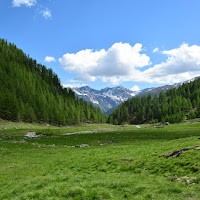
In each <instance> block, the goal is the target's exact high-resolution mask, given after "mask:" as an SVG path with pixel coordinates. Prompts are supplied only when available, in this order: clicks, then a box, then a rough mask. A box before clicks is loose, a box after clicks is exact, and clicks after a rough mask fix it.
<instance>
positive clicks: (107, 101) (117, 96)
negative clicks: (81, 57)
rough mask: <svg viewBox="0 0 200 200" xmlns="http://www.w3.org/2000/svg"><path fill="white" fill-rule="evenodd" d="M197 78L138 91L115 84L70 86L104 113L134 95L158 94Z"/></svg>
mask: <svg viewBox="0 0 200 200" xmlns="http://www.w3.org/2000/svg"><path fill="white" fill-rule="evenodd" d="M197 78H199V77H195V78H193V79H190V80H187V81H184V82H181V83H175V84H173V85H164V86H161V87H157V88H146V89H143V90H140V91H132V90H129V89H127V88H125V87H122V86H117V87H113V88H108V87H107V88H104V89H101V90H95V89H92V88H90V87H89V86H83V87H79V88H72V90H73V91H74V93H75V95H76V96H77V97H78V98H82V99H84V100H86V101H88V102H91V103H92V104H93V105H94V106H98V107H100V109H101V110H102V112H104V113H106V112H108V111H109V110H113V109H114V108H115V107H117V106H118V105H119V104H120V103H122V102H124V101H126V100H127V99H129V98H132V97H134V96H143V95H149V94H151V95H152V96H155V95H158V94H159V93H160V92H167V90H170V89H172V88H178V87H179V86H181V85H182V84H184V83H185V84H186V83H189V82H192V81H194V80H196V79H197Z"/></svg>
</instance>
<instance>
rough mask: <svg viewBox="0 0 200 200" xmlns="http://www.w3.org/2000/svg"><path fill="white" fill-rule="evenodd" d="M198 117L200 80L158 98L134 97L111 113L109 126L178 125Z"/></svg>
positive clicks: (162, 94) (149, 96)
mask: <svg viewBox="0 0 200 200" xmlns="http://www.w3.org/2000/svg"><path fill="white" fill-rule="evenodd" d="M186 117H187V118H188V119H192V118H196V117H200V79H196V80H194V81H192V82H190V83H187V84H183V85H182V86H180V87H179V88H174V89H171V90H168V91H167V92H166V93H163V92H161V93H160V94H159V96H154V97H152V96H151V95H148V96H142V97H134V98H132V99H129V100H127V101H126V102H124V103H122V104H121V105H120V106H119V107H118V108H117V109H116V110H115V111H113V112H112V113H111V114H110V116H109V118H108V122H110V123H113V124H122V123H126V122H128V123H132V124H137V123H145V122H166V121H169V122H171V123H175V122H181V121H182V120H184V119H185V118H186Z"/></svg>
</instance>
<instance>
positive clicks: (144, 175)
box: [0, 121, 200, 200]
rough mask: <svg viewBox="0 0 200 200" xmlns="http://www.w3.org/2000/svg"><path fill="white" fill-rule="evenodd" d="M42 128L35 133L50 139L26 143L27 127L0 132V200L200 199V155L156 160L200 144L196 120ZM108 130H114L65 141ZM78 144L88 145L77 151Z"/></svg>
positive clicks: (192, 154) (194, 153) (199, 129)
mask: <svg viewBox="0 0 200 200" xmlns="http://www.w3.org/2000/svg"><path fill="white" fill-rule="evenodd" d="M25 126H29V125H27V124H25ZM37 126H38V127H36V128H35V129H31V130H36V131H38V132H39V131H41V133H42V134H43V135H45V133H49V134H46V135H48V136H41V137H38V138H24V134H25V133H26V131H27V130H30V127H23V125H22V127H21V128H19V129H13V128H9V129H3V130H1V132H0V139H1V140H0V160H1V162H0V180H1V181H0V199H164V200H165V199H166V200H168V199H172V200H173V199H175V200H176V199H177V200H179V199H188V200H189V199H200V159H199V157H200V150H198V149H197V150H195V149H194V150H189V151H187V152H184V153H183V154H182V155H181V156H180V157H178V158H174V159H173V158H168V159H166V158H163V157H161V158H159V157H158V156H159V155H161V154H164V153H169V152H172V151H174V150H179V149H181V148H184V147H188V146H195V145H200V140H199V139H198V137H200V127H199V126H200V123H199V122H196V123H191V121H190V122H187V123H183V124H174V125H169V126H165V127H164V128H156V127H154V126H158V125H150V124H149V125H142V126H141V129H137V128H136V127H135V126H125V127H121V126H111V125H106V124H105V125H87V126H80V127H71V128H66V127H65V128H64V127H61V128H58V127H43V126H41V125H37ZM104 128H105V130H104V131H106V129H108V128H110V129H115V130H116V131H112V132H99V133H91V134H86V133H84V134H76V135H68V136H63V133H66V132H67V133H68V132H73V131H74V132H78V131H82V130H84V131H86V130H87V131H88V130H97V129H99V130H103V129H104ZM22 139H23V140H25V141H26V143H21V142H20V141H22ZM13 141H14V142H15V143H10V142H13ZM33 143H37V144H43V145H52V144H54V145H55V147H48V146H46V147H45V146H42V147H38V146H37V145H32V144H33ZM80 144H88V145H89V147H85V148H74V147H73V146H75V145H80ZM175 175H176V176H177V177H178V178H182V177H185V176H186V177H187V179H188V180H189V181H190V183H191V184H188V183H187V182H186V181H182V182H178V181H174V182H172V181H171V179H172V178H173V177H174V176H175Z"/></svg>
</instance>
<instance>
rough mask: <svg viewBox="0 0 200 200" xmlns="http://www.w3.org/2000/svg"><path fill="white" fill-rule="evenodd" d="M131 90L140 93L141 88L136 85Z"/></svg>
mask: <svg viewBox="0 0 200 200" xmlns="http://www.w3.org/2000/svg"><path fill="white" fill-rule="evenodd" d="M130 90H132V91H134V92H135V91H140V88H139V87H138V86H137V85H134V86H133V87H132V88H131V89H130Z"/></svg>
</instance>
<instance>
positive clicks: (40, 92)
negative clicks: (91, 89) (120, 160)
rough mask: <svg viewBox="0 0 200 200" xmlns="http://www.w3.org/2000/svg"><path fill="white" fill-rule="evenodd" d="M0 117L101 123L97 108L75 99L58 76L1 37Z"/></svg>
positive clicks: (55, 122)
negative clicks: (62, 84)
mask: <svg viewBox="0 0 200 200" xmlns="http://www.w3.org/2000/svg"><path fill="white" fill-rule="evenodd" d="M0 118H2V119H7V120H14V121H28V122H36V121H37V122H47V123H52V124H57V125H66V124H78V123H82V122H91V123H101V122H104V121H105V116H104V115H103V114H102V113H101V111H100V109H99V108H95V107H93V106H92V105H91V104H89V103H86V102H84V101H83V100H82V99H80V100H79V99H78V98H75V95H74V93H73V92H72V90H71V89H66V88H63V87H62V86H61V83H60V80H59V78H58V76H57V75H56V74H55V73H54V72H53V71H52V69H47V68H46V67H45V66H44V65H41V64H38V63H37V61H36V60H34V59H32V58H29V56H27V55H26V54H25V53H23V51H22V50H20V49H18V48H17V47H16V46H15V45H14V44H11V43H9V44H8V43H7V41H5V40H3V39H0Z"/></svg>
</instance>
